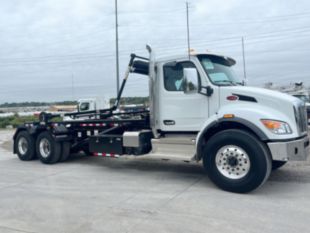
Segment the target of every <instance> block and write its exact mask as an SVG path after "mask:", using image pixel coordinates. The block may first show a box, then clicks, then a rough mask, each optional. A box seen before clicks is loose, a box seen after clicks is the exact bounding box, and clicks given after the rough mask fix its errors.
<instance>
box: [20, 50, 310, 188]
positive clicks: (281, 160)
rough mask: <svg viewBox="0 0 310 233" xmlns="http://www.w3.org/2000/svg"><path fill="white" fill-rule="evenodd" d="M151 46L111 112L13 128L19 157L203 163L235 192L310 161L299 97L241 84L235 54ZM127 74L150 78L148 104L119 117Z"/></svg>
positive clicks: (134, 63) (132, 65) (133, 61)
mask: <svg viewBox="0 0 310 233" xmlns="http://www.w3.org/2000/svg"><path fill="white" fill-rule="evenodd" d="M147 49H148V51H149V57H141V56H137V55H135V54H131V57H130V61H129V64H128V68H127V71H126V73H125V77H124V79H123V82H122V85H121V88H120V91H119V93H118V95H117V98H116V101H115V103H114V105H113V106H112V107H111V108H108V109H102V110H96V111H85V112H75V113H66V114H65V115H66V116H69V117H71V118H75V119H74V120H72V121H63V122H61V121H60V122H59V121H53V118H54V117H59V115H57V114H55V115H53V114H49V113H44V112H42V113H41V114H40V117H39V120H38V121H37V122H28V123H25V124H24V125H21V126H19V127H18V128H17V129H16V132H15V134H14V153H15V154H17V155H18V157H19V158H20V159H21V160H23V161H28V160H32V159H35V158H39V159H40V160H41V162H42V163H44V164H55V163H57V162H64V161H66V160H67V159H68V157H69V155H70V154H71V153H74V152H77V151H81V150H83V151H87V152H88V153H89V154H93V155H94V156H110V157H123V156H129V155H131V156H149V155H152V156H153V157H158V158H161V159H163V158H164V159H166V158H169V159H178V160H182V161H190V162H198V163H199V162H202V165H203V166H204V168H205V170H206V173H207V175H208V177H209V178H210V180H211V181H212V182H214V184H216V185H217V186H218V187H219V188H221V189H223V190H226V191H230V192H237V193H246V192H250V191H252V190H254V189H256V188H258V187H259V186H261V185H263V184H264V182H266V180H267V179H268V177H269V175H270V173H271V171H272V170H273V169H277V168H279V167H281V166H283V165H284V164H285V163H286V162H287V161H293V160H297V161H305V160H306V159H307V156H308V154H309V138H308V133H307V120H306V110H305V105H304V103H303V102H302V101H301V100H299V99H297V98H295V97H292V96H289V95H287V94H283V93H279V92H275V91H271V90H266V89H262V88H255V87H248V86H244V85H243V84H242V82H240V81H239V79H238V77H237V76H236V75H235V73H234V71H233V66H234V65H235V63H236V62H235V60H234V59H232V58H230V57H226V56H222V55H217V54H212V53H194V52H192V53H191V54H183V55H180V56H171V57H164V58H157V57H156V56H155V54H154V52H153V51H152V49H151V47H150V46H147ZM130 73H136V74H141V75H144V76H145V77H147V78H148V80H149V102H150V106H149V109H147V110H143V111H136V112H130V113H126V112H125V113H122V112H119V111H117V109H118V106H119V102H120V99H121V95H122V92H123V90H124V87H125V84H126V82H127V79H128V77H129V74H130ZM126 114H127V115H126ZM85 116H96V117H94V118H93V119H85ZM79 118H80V120H79ZM199 164H200V163H199Z"/></svg>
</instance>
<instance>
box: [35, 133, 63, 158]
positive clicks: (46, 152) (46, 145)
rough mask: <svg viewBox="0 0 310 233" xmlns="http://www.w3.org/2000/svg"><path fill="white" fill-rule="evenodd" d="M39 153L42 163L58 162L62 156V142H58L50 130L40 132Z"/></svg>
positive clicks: (37, 147) (37, 148) (37, 144)
mask: <svg viewBox="0 0 310 233" xmlns="http://www.w3.org/2000/svg"><path fill="white" fill-rule="evenodd" d="M36 150H37V155H38V157H39V159H40V160H41V162H42V163H45V164H54V163H57V162H58V161H59V159H60V156H61V144H60V143H59V142H56V141H55V139H54V137H53V136H52V134H51V133H50V132H47V131H45V132H42V133H40V134H39V136H38V138H37V142H36Z"/></svg>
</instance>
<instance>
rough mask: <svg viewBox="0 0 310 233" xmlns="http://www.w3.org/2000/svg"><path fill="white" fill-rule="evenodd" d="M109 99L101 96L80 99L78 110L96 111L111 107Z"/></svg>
mask: <svg viewBox="0 0 310 233" xmlns="http://www.w3.org/2000/svg"><path fill="white" fill-rule="evenodd" d="M109 107H110V104H109V100H107V99H105V98H103V97H102V98H101V97H96V98H87V99H79V100H78V112H80V113H83V112H87V111H96V110H99V109H106V108H109Z"/></svg>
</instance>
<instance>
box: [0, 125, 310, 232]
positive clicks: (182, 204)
mask: <svg viewBox="0 0 310 233" xmlns="http://www.w3.org/2000/svg"><path fill="white" fill-rule="evenodd" d="M12 135H13V131H7V130H4V131H3V130H2V131H0V232H1V233H13V232H14V233H15V232H16V233H17V232H19V233H20V232H27V233H30V232H31V233H34V232H35V233H45V232H51V233H55V232H57V233H59V232H65V233H69V232H72V233H73V232H74V233H79V232H81V233H82V232H83V233H84V232H109V233H111V232H128V233H129V232H130V233H133V232H135V233H136V232H141V233H142V232H143V233H145V232H154V233H155V232H156V233H158V232H176V233H182V232H186V233H188V232H201V233H206V232H234V233H237V232H244V233H250V232H259V233H261V232H264V233H268V232H273V233H277V232H279V233H284V232H290V233H293V232H298V233H302V232H305V233H306V232H310V221H309V220H310V161H309V160H308V161H307V162H299V163H297V162H296V163H295V162H290V163H289V164H287V165H286V166H285V167H283V168H281V169H279V170H278V171H275V172H273V173H272V174H271V176H270V178H269V180H268V181H267V183H266V184H265V185H264V186H263V187H261V188H260V189H258V190H256V191H254V192H252V193H249V194H242V195H241V194H233V193H228V192H224V191H222V190H220V189H218V188H217V187H215V186H214V185H213V184H212V183H211V181H210V180H209V179H208V177H207V176H206V174H205V172H204V170H203V168H202V166H201V164H197V163H183V162H175V161H163V160H159V159H154V158H147V156H145V157H138V158H133V157H127V158H119V159H115V158H114V159H113V158H101V157H85V156H75V157H73V158H72V159H70V160H69V161H67V162H65V163H58V164H55V165H44V164H41V163H40V162H39V161H38V160H35V161H31V162H22V161H20V160H19V159H18V158H17V156H16V155H13V154H12V149H11V148H12V142H11V139H12Z"/></svg>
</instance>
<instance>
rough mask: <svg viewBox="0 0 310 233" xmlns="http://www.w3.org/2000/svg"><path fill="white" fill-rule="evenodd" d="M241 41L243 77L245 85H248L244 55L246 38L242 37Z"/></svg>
mask: <svg viewBox="0 0 310 233" xmlns="http://www.w3.org/2000/svg"><path fill="white" fill-rule="evenodd" d="M241 41H242V59H243V77H244V81H245V83H247V77H246V67H245V55H244V38H243V37H241Z"/></svg>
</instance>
